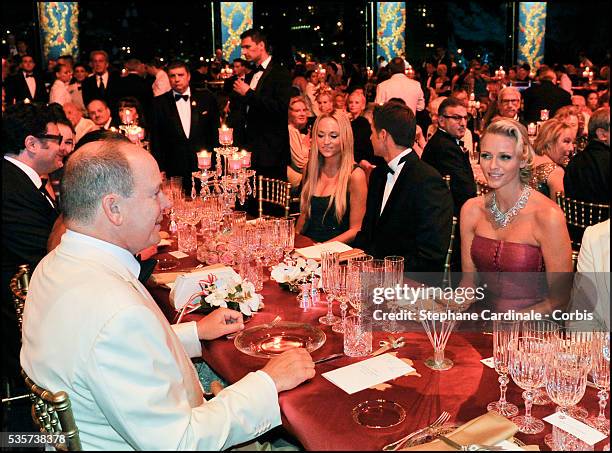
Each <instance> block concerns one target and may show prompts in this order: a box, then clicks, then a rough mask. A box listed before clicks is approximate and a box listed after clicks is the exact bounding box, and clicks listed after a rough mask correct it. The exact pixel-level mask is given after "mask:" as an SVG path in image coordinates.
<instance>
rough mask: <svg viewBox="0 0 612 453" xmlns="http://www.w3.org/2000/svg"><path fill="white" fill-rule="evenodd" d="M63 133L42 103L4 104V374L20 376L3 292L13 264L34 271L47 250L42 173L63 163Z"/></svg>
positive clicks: (48, 212) (49, 218)
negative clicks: (26, 265)
mask: <svg viewBox="0 0 612 453" xmlns="http://www.w3.org/2000/svg"><path fill="white" fill-rule="evenodd" d="M61 143H62V136H61V135H60V130H59V127H58V126H57V124H56V123H55V121H54V118H53V115H52V113H51V111H50V109H49V107H47V106H43V105H40V104H34V103H23V102H20V103H18V104H14V105H10V106H8V107H7V109H6V111H5V113H4V116H3V118H2V153H3V155H4V159H2V233H1V235H2V289H3V291H4V292H3V293H2V299H3V303H2V308H1V310H2V329H1V330H2V348H3V353H2V357H3V365H4V366H3V369H4V372H3V376H8V377H10V378H15V379H16V378H18V376H19V360H18V351H19V332H18V330H17V319H16V314H15V307H14V306H13V303H12V302H11V301H12V299H11V296H10V295H9V294H8V291H9V281H10V279H11V277H12V276H13V275H14V274H15V272H17V266H18V265H21V264H29V265H30V269H31V270H33V269H34V268H35V267H36V266H37V265H38V262H39V261H40V260H41V259H42V257H43V256H45V255H46V253H47V239H48V238H49V234H50V233H51V228H52V227H53V223H54V222H55V219H56V218H57V216H58V211H57V208H56V205H55V202H54V200H53V197H52V195H51V194H50V193H48V192H45V188H46V181H42V179H41V175H46V174H49V173H51V172H53V171H55V170H57V169H58V168H60V167H61V166H62V152H61Z"/></svg>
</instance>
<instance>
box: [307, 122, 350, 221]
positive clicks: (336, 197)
mask: <svg viewBox="0 0 612 453" xmlns="http://www.w3.org/2000/svg"><path fill="white" fill-rule="evenodd" d="M325 118H331V119H333V120H334V121H336V123H338V127H339V129H340V155H341V160H340V169H339V170H338V175H337V181H336V187H335V190H334V192H333V193H332V194H331V196H330V197H329V202H328V203H327V209H326V210H325V214H324V215H323V217H325V216H326V215H327V213H328V212H329V209H330V208H331V206H332V204H334V203H335V207H336V220H337V221H338V223H340V222H341V221H342V217H343V216H344V213H345V212H346V210H347V208H348V206H347V203H346V194H347V191H348V185H349V180H350V177H351V173H352V171H353V165H354V163H355V162H354V157H353V130H352V129H351V123H350V122H349V120H348V118H347V115H344V114H343V113H341V112H336V111H334V112H332V113H325V114H322V115H320V116H319V117H318V118H317V120H316V121H315V123H314V126H313V127H312V140H311V142H312V143H311V146H310V155H309V156H308V166H307V167H306V173H305V174H304V185H303V186H302V195H301V200H300V201H301V206H302V214H303V215H304V216H305V220H308V219H309V218H310V202H311V199H312V197H313V195H314V192H315V190H316V187H317V182H318V181H319V177H320V176H321V169H322V167H323V160H324V157H323V156H321V154H320V153H319V147H318V145H317V134H318V132H319V124H320V123H321V121H322V120H323V119H325Z"/></svg>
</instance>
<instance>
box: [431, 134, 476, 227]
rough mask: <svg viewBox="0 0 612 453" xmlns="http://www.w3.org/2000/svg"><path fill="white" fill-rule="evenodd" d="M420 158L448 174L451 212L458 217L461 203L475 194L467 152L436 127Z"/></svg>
mask: <svg viewBox="0 0 612 453" xmlns="http://www.w3.org/2000/svg"><path fill="white" fill-rule="evenodd" d="M421 159H422V160H423V162H427V163H428V164H429V165H431V166H432V167H433V168H435V169H436V170H438V173H440V175H442V176H446V175H450V177H451V194H452V195H453V205H454V210H453V212H454V215H455V217H457V218H459V212H460V211H461V207H462V206H463V203H465V202H466V201H467V200H469V199H470V198H473V197H475V196H476V182H475V181H474V173H473V172H472V166H471V165H470V159H469V156H468V154H467V153H464V152H463V150H462V149H461V147H460V146H459V145H458V144H457V142H456V141H455V139H454V138H453V137H452V136H451V135H449V134H448V133H446V132H444V131H443V130H442V129H439V128H438V130H437V131H436V133H435V134H434V135H433V137H431V138H430V139H429V141H428V142H427V145H425V149H424V150H423V155H422V156H421Z"/></svg>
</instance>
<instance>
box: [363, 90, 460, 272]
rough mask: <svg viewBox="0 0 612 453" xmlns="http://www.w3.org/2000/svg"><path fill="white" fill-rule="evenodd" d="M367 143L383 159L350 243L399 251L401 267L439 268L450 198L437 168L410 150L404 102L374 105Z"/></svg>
mask: <svg viewBox="0 0 612 453" xmlns="http://www.w3.org/2000/svg"><path fill="white" fill-rule="evenodd" d="M373 120H374V123H373V125H372V144H373V146H374V152H375V154H376V155H377V156H380V157H382V158H383V159H384V160H385V162H386V163H387V165H384V166H383V165H379V166H377V167H376V168H375V169H374V171H373V172H372V175H371V176H370V182H369V185H368V198H367V203H366V214H365V216H364V218H363V223H362V225H361V231H360V232H359V234H358V236H357V238H356V239H355V246H356V247H359V248H362V249H363V250H365V252H366V253H368V254H370V255H373V256H374V257H376V258H384V257H385V256H387V255H400V256H403V257H404V260H405V261H404V269H405V270H406V271H407V272H427V271H433V272H441V271H442V269H443V268H444V260H445V258H446V252H447V250H448V245H449V242H450V234H451V225H452V217H453V200H452V197H451V194H450V192H449V190H448V188H447V187H446V185H445V184H444V181H443V180H442V177H441V176H440V174H439V173H438V172H437V171H436V170H435V169H434V168H432V167H431V166H430V165H429V164H426V163H425V162H423V161H422V160H421V159H419V157H418V156H417V155H416V153H414V152H413V151H412V146H413V143H414V137H415V130H416V120H415V117H414V113H413V112H412V110H410V108H409V107H407V106H405V105H402V104H399V103H397V102H387V103H386V104H384V105H382V106H376V107H374V115H373Z"/></svg>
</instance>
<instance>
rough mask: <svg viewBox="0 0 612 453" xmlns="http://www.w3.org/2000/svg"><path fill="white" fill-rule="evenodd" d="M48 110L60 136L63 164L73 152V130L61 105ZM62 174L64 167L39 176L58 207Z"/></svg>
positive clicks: (53, 105) (51, 105)
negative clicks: (44, 180) (43, 180)
mask: <svg viewBox="0 0 612 453" xmlns="http://www.w3.org/2000/svg"><path fill="white" fill-rule="evenodd" d="M49 109H50V111H51V115H52V116H53V122H54V123H55V124H57V127H58V128H59V132H60V135H61V136H62V143H61V145H60V154H61V156H62V161H63V163H64V164H65V163H66V160H67V159H68V157H69V156H70V154H72V152H73V151H74V145H75V143H76V142H75V140H74V135H75V130H74V127H73V126H72V123H71V122H70V120H69V119H68V118H67V117H66V114H65V113H64V109H63V108H62V106H61V105H59V104H56V103H53V104H49ZM63 174H64V167H63V166H62V167H60V168H58V169H57V170H55V171H54V172H52V173H50V174H48V175H41V176H42V179H46V180H47V185H46V188H47V192H48V193H49V195H51V197H53V199H54V200H55V201H56V204H57V205H59V198H58V197H59V184H60V179H61V177H62V175H63Z"/></svg>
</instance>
